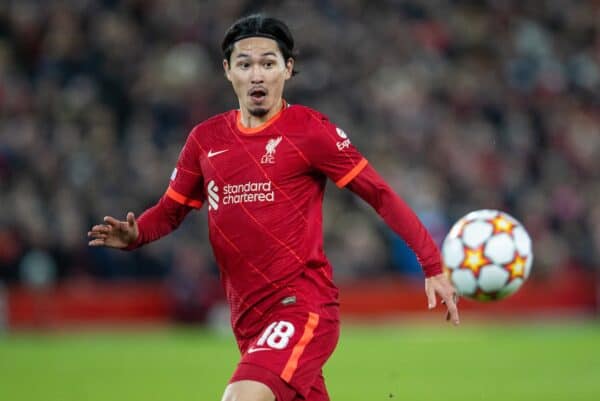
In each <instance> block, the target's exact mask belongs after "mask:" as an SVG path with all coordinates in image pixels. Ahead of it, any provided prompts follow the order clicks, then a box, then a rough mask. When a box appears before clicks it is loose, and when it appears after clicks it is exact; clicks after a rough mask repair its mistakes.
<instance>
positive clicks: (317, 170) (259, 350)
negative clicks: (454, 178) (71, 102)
mask: <svg viewBox="0 0 600 401" xmlns="http://www.w3.org/2000/svg"><path fill="white" fill-rule="evenodd" d="M239 118H240V116H239V112H238V111H230V112H227V113H223V114H220V115H218V116H215V117H213V118H211V119H209V120H207V121H205V122H203V123H201V124H199V125H197V126H196V127H194V129H193V130H192V131H191V133H190V134H189V136H188V138H187V141H186V143H185V145H184V147H183V149H182V151H181V153H180V155H179V159H178V162H177V166H176V168H175V170H174V171H173V174H172V175H171V182H170V185H169V186H168V189H167V191H166V193H165V195H164V196H163V197H162V198H161V199H160V201H159V202H158V203H157V204H156V205H155V206H153V207H151V208H150V209H148V210H146V211H145V212H144V213H143V214H142V215H141V216H140V217H139V219H138V227H139V235H138V238H137V240H136V242H135V243H134V244H131V246H129V247H128V249H135V248H137V247H139V246H141V245H143V244H145V243H148V242H152V241H155V240H157V239H159V238H160V237H162V236H164V235H166V234H168V233H170V232H171V231H173V230H174V229H176V228H177V227H178V226H179V224H180V223H181V222H182V221H183V220H184V218H185V217H186V215H187V214H188V213H189V212H190V210H193V209H194V208H200V207H202V206H203V205H207V208H208V225H209V237H210V242H211V245H212V248H213V251H214V255H215V258H216V261H217V263H218V265H219V269H220V274H221V281H222V284H223V287H224V289H225V293H226V296H227V299H228V302H229V305H230V308H231V324H232V328H233V331H234V334H235V336H236V340H237V342H238V348H239V349H240V352H241V355H242V358H241V360H240V363H239V364H238V366H237V369H236V371H235V372H234V375H233V377H232V381H237V380H244V379H248V380H258V381H260V382H262V383H264V384H266V385H267V386H269V387H270V388H271V389H272V390H273V392H274V393H275V395H276V396H277V397H278V398H277V399H278V401H291V400H300V399H310V400H317V401H326V400H328V396H327V390H326V388H325V384H324V380H323V376H322V367H323V365H324V364H325V362H326V361H327V359H328V358H329V356H330V355H331V353H332V352H333V350H334V348H335V345H336V343H337V339H338V335H339V303H338V290H337V287H336V286H335V285H334V283H333V280H332V267H331V265H330V264H329V262H328V260H327V258H326V256H325V253H324V251H323V234H322V201H323V195H324V191H325V184H326V181H327V179H330V180H332V181H333V182H335V184H336V185H337V186H338V187H348V188H349V189H350V190H352V191H353V192H354V193H356V194H357V195H359V196H360V197H361V198H362V199H364V200H365V201H366V202H368V203H369V204H370V205H371V206H372V207H373V208H374V209H375V210H376V211H377V213H378V214H379V215H380V216H381V217H382V218H383V219H384V221H385V222H386V224H387V225H388V226H389V227H390V228H391V229H392V230H394V231H395V232H396V233H397V234H399V235H400V236H401V237H402V238H403V239H404V240H405V241H406V243H407V244H408V245H409V246H410V247H411V248H412V249H413V251H414V252H415V254H416V255H417V258H418V259H419V262H420V263H421V265H422V266H423V270H424V272H425V275H426V276H427V277H431V276H433V275H436V274H440V273H441V272H442V270H441V263H440V262H441V261H440V254H439V250H438V249H437V246H436V245H435V243H434V242H433V240H432V238H431V236H430V235H429V233H428V232H427V230H426V229H425V227H424V226H423V225H422V224H421V222H420V221H419V219H418V218H417V216H416V215H415V214H414V213H413V212H412V210H411V209H410V207H409V206H408V205H407V204H406V203H405V202H404V201H403V200H402V199H401V198H400V197H398V196H397V195H396V193H395V192H394V191H393V190H392V189H391V188H390V187H389V185H388V184H387V183H386V182H385V181H384V180H383V179H382V178H381V177H380V176H379V175H378V174H377V172H376V171H375V170H374V169H373V168H372V167H371V166H370V165H369V163H368V162H367V160H366V159H365V158H364V157H363V156H362V155H361V154H360V153H359V152H358V150H357V149H356V148H355V147H354V146H353V145H352V143H351V142H350V139H349V138H348V136H347V135H346V133H345V132H344V131H343V130H341V129H340V128H338V127H336V126H335V125H334V124H332V123H331V122H330V121H329V120H328V119H327V117H325V116H324V115H322V114H320V113H318V112H316V111H314V110H312V109H310V108H307V107H304V106H297V105H294V106H287V105H285V104H284V107H283V108H282V110H281V111H280V112H279V113H278V114H277V115H276V116H274V117H273V118H271V119H270V120H269V121H268V122H266V123H265V124H263V125H261V126H260V127H258V128H253V129H249V128H245V127H243V126H242V125H241V124H240V121H239ZM308 397H310V398H308Z"/></svg>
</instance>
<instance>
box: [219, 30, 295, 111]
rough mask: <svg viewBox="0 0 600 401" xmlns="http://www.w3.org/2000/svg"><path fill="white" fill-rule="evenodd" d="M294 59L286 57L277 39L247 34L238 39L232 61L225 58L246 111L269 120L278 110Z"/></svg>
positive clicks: (225, 64) (241, 105) (241, 104)
mask: <svg viewBox="0 0 600 401" xmlns="http://www.w3.org/2000/svg"><path fill="white" fill-rule="evenodd" d="M293 66H294V60H293V59H291V58H290V59H289V60H287V61H286V60H284V59H283V55H282V54H281V51H280V50H279V46H277V42H275V41H274V40H273V39H269V38H261V37H254V38H246V39H242V40H239V41H237V42H235V44H234V46H233V52H232V53H231V57H230V62H228V61H227V60H223V68H225V75H226V76H227V79H228V80H229V81H230V82H231V84H232V86H233V90H234V91H235V94H236V95H237V97H238V100H239V102H240V107H241V109H242V112H243V113H244V114H249V115H251V116H254V117H258V118H259V120H264V121H266V120H268V119H269V118H271V117H272V116H273V115H275V114H276V113H277V112H278V111H279V106H280V105H281V96H282V94H283V87H284V84H285V81H287V80H288V79H289V78H290V77H291V76H292V69H293Z"/></svg>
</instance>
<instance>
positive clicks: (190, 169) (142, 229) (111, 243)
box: [88, 130, 204, 250]
mask: <svg viewBox="0 0 600 401" xmlns="http://www.w3.org/2000/svg"><path fill="white" fill-rule="evenodd" d="M194 132H195V130H193V131H192V132H191V133H190V135H189V136H188V139H187V141H186V143H185V146H184V147H183V149H182V150H181V153H180V154H179V159H178V161H177V167H176V168H175V169H174V170H173V174H172V175H171V182H170V183H169V187H168V188H167V191H166V192H165V194H164V196H163V197H162V198H161V199H160V200H159V201H158V202H157V203H156V204H155V205H154V206H152V207H151V208H149V209H147V210H146V211H144V212H143V213H142V215H141V216H140V217H139V219H137V220H136V218H135V216H134V214H133V213H132V212H129V213H127V218H126V220H125V221H119V220H117V219H115V218H114V217H111V216H106V217H104V223H103V224H97V225H95V226H93V227H92V229H91V230H90V231H89V232H88V237H89V238H90V241H89V243H88V244H89V245H90V246H106V247H111V248H119V249H127V250H130V249H135V248H138V247H140V246H142V245H144V244H147V243H149V242H152V241H156V240H158V239H159V238H161V237H164V236H165V235H167V234H169V233H170V232H172V231H174V230H175V229H177V227H179V225H180V224H181V222H182V221H183V220H184V219H185V217H186V216H187V214H188V213H189V212H190V211H191V210H192V209H198V208H200V207H202V203H203V201H204V195H203V177H202V172H201V169H200V149H199V146H198V143H197V140H196V138H195V137H194V135H195V134H194Z"/></svg>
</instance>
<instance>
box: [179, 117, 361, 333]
mask: <svg viewBox="0 0 600 401" xmlns="http://www.w3.org/2000/svg"><path fill="white" fill-rule="evenodd" d="M238 118H239V116H238V112H237V111H230V112H228V113H224V114H221V115H218V116H216V117H213V118H212V119H209V120H207V121H206V122H204V123H202V124H200V125H198V126H196V127H195V128H194V129H193V130H192V132H191V133H190V135H189V137H188V139H187V141H186V144H185V146H184V148H183V150H182V152H181V154H180V157H179V161H178V163H177V167H176V170H175V172H174V174H173V177H172V181H171V183H170V185H169V189H168V190H167V196H169V197H170V198H172V199H173V200H175V201H177V202H179V203H181V204H185V205H189V206H192V207H200V206H201V205H202V204H203V203H207V204H208V225H209V237H210V242H211V244H212V248H213V251H214V255H215V258H216V261H217V264H218V265H219V267H220V272H221V279H222V282H223V285H224V288H225V292H226V296H227V299H228V301H229V305H230V308H231V318H232V326H233V329H234V332H235V334H236V337H237V338H244V337H253V336H254V335H256V333H257V331H258V330H261V329H262V328H263V324H264V319H263V317H264V316H265V314H266V313H267V312H268V311H269V310H270V309H272V308H274V307H275V306H276V305H277V304H279V303H280V302H281V301H282V300H284V299H294V303H297V304H300V305H305V306H306V307H307V308H308V309H309V310H312V311H315V312H316V313H319V314H324V315H328V314H331V313H332V312H333V311H335V310H336V309H331V308H327V306H330V305H337V303H338V301H337V295H338V291H337V288H336V287H335V285H334V284H333V281H332V268H331V265H330V264H329V262H328V261H327V258H326V257H325V254H324V252H323V240H322V237H323V235H322V199H323V194H324V190H325V183H326V180H327V178H328V177H329V178H330V179H331V180H332V181H334V182H335V183H336V184H337V185H338V186H345V185H346V184H347V183H348V182H350V181H351V180H352V179H353V178H354V177H355V176H356V175H357V174H359V173H360V172H361V170H362V169H364V167H365V166H366V165H367V161H366V159H365V158H364V157H363V156H362V155H361V154H360V153H359V152H358V151H357V150H356V149H355V148H354V146H352V144H351V143H350V140H349V139H348V138H347V135H346V134H345V133H344V132H343V131H342V130H341V129H339V128H337V127H336V126H335V125H333V124H332V123H331V122H329V120H328V119H327V118H326V117H325V116H323V115H322V114H320V113H318V112H316V111H314V110H311V109H309V108H307V107H303V106H288V107H283V108H282V110H281V112H280V113H279V114H277V115H276V116H274V117H273V118H272V119H271V120H269V121H268V122H267V123H265V124H264V125H262V126H261V127H259V129H246V128H244V127H242V126H241V124H240V123H239V121H238ZM329 317H331V318H337V315H334V316H329Z"/></svg>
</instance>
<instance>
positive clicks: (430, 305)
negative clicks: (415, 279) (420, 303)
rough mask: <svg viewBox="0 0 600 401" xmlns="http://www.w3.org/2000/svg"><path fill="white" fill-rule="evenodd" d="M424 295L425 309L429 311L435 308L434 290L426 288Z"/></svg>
mask: <svg viewBox="0 0 600 401" xmlns="http://www.w3.org/2000/svg"><path fill="white" fill-rule="evenodd" d="M425 294H427V307H428V308H429V309H433V308H435V305H436V304H437V300H436V298H435V288H433V287H430V286H426V287H425Z"/></svg>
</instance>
